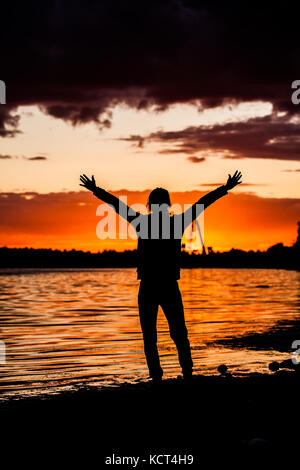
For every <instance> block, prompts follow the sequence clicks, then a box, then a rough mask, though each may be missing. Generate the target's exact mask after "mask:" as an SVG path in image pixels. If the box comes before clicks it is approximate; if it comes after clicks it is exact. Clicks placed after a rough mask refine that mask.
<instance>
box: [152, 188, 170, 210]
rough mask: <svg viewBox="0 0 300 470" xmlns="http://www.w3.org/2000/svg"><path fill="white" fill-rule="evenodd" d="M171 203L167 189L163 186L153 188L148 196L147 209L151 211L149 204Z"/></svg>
mask: <svg viewBox="0 0 300 470" xmlns="http://www.w3.org/2000/svg"><path fill="white" fill-rule="evenodd" d="M163 204H164V205H167V206H170V205H171V200H170V194H169V191H167V190H166V189H164V188H155V189H153V191H151V193H150V194H149V197H148V202H147V206H148V208H149V210H150V211H151V210H152V209H151V206H153V205H156V206H161V205H163Z"/></svg>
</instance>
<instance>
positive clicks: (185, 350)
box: [160, 281, 193, 377]
mask: <svg viewBox="0 0 300 470" xmlns="http://www.w3.org/2000/svg"><path fill="white" fill-rule="evenodd" d="M160 305H161V307H162V309H163V311H164V314H165V316H166V318H167V321H168V323H169V328H170V336H171V338H172V339H173V341H174V343H175V345H176V347H177V351H178V358H179V363H180V365H181V368H182V372H183V375H184V376H185V377H188V376H190V375H192V370H193V361H192V356H191V348H190V343H189V340H188V333H187V329H186V325H185V319H184V309H183V303H182V297H181V293H180V290H179V286H178V283H177V281H174V282H171V283H169V284H168V285H165V286H164V287H163V289H162V291H161V299H160Z"/></svg>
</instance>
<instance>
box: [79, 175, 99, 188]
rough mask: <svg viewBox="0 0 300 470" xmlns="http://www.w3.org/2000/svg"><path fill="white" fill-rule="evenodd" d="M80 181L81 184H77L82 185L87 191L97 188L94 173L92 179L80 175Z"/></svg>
mask: <svg viewBox="0 0 300 470" xmlns="http://www.w3.org/2000/svg"><path fill="white" fill-rule="evenodd" d="M80 181H81V183H83V184H80V185H79V186H83V187H84V188H86V189H88V190H89V191H95V189H96V188H97V186H96V181H95V178H94V175H93V176H92V179H90V178H88V176H86V175H80Z"/></svg>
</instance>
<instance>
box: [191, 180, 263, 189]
mask: <svg viewBox="0 0 300 470" xmlns="http://www.w3.org/2000/svg"><path fill="white" fill-rule="evenodd" d="M223 184H224V181H223V183H205V184H197V186H199V187H201V188H205V187H210V188H211V187H217V186H222V185H223ZM243 186H269V185H268V184H266V183H244V182H243Z"/></svg>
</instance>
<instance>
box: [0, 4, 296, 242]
mask: <svg viewBox="0 0 300 470" xmlns="http://www.w3.org/2000/svg"><path fill="white" fill-rule="evenodd" d="M4 8H5V11H4V10H3V12H2V15H3V18H5V25H3V28H1V30H0V40H1V44H3V45H4V46H3V48H2V52H1V54H2V55H1V74H2V75H1V76H0V79H1V80H2V81H4V82H5V85H6V104H0V246H8V247H26V246H28V247H36V248H37V247H43V248H59V249H72V248H74V249H82V250H91V251H98V250H100V251H101V250H104V249H109V248H113V249H117V250H123V249H127V248H130V249H131V248H134V247H135V245H136V243H135V242H134V241H132V240H123V241H118V240H99V239H98V238H97V236H96V226H97V223H98V222H99V218H98V217H97V216H96V209H97V206H98V204H99V201H97V199H96V198H95V197H94V196H93V195H92V194H90V193H88V191H87V190H86V189H84V188H82V187H80V186H79V176H80V174H82V173H85V174H87V175H88V176H91V175H92V174H93V175H95V178H96V182H97V184H98V186H101V187H103V188H104V189H106V190H111V191H112V192H113V193H114V194H116V195H121V194H122V195H126V196H127V197H128V202H129V204H133V203H146V199H147V196H148V194H149V191H150V190H151V189H153V188H155V187H157V186H161V187H165V188H167V189H168V190H169V191H170V193H171V196H172V202H173V203H181V204H183V203H186V204H187V203H193V202H195V201H196V200H197V199H198V198H199V197H200V196H201V195H203V194H205V193H206V192H208V191H210V190H212V189H214V188H215V187H217V186H218V185H221V184H225V183H226V180H227V176H228V173H231V174H233V173H234V171H235V170H240V171H241V172H242V174H243V184H241V185H239V186H238V187H237V188H235V189H234V190H232V191H231V192H230V194H229V195H228V196H226V197H224V198H222V199H221V200H220V201H217V202H216V203H215V204H214V205H213V206H212V207H209V208H208V210H207V211H206V212H205V218H204V225H205V226H204V239H205V245H206V246H212V247H213V248H214V249H215V250H228V249H230V248H232V247H234V248H240V249H245V250H249V249H254V250H256V249H266V248H268V247H269V246H271V245H273V244H275V243H279V242H283V243H284V244H286V245H291V244H292V243H293V242H294V241H295V239H296V235H297V222H298V221H299V220H300V189H299V188H300V184H299V183H300V162H299V161H300V104H298V105H297V102H296V103H295V102H294V101H293V100H292V99H291V97H292V93H293V90H292V83H293V82H294V81H297V79H299V78H300V77H299V48H298V41H299V34H298V31H299V24H298V22H299V19H298V16H297V15H293V14H291V9H290V6H289V4H282V3H280V4H278V6H277V4H276V5H275V4H274V5H272V9H271V10H270V8H269V7H268V6H267V5H264V4H263V3H262V2H261V3H260V5H259V8H257V7H256V6H255V5H252V3H249V4H247V5H246V4H245V3H241V2H240V3H236V2H235V3H234V4H232V5H231V4H228V2H226V3H224V2H223V3H222V2H221V3H220V2H219V3H218V4H214V2H195V1H193V0H176V1H173V0H166V1H164V2H154V1H152V2H138V1H131V2H123V1H119V0H109V1H106V0H103V1H95V2H91V5H86V4H85V3H84V2H79V1H75V0H74V1H73V2H71V4H68V2H61V1H56V0H55V1H54V0H50V1H45V2H39V7H37V6H35V5H34V3H32V4H31V3H28V2H27V3H26V2H23V3H22V2H20V4H19V5H18V12H17V14H16V12H15V6H14V4H13V3H11V2H10V3H9V2H6V4H5V6H4V5H3V9H4ZM5 26H7V29H6V27H5ZM297 93H298V94H299V93H300V92H299V90H298V91H297ZM1 101H3V100H1ZM202 229H203V227H202Z"/></svg>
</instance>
